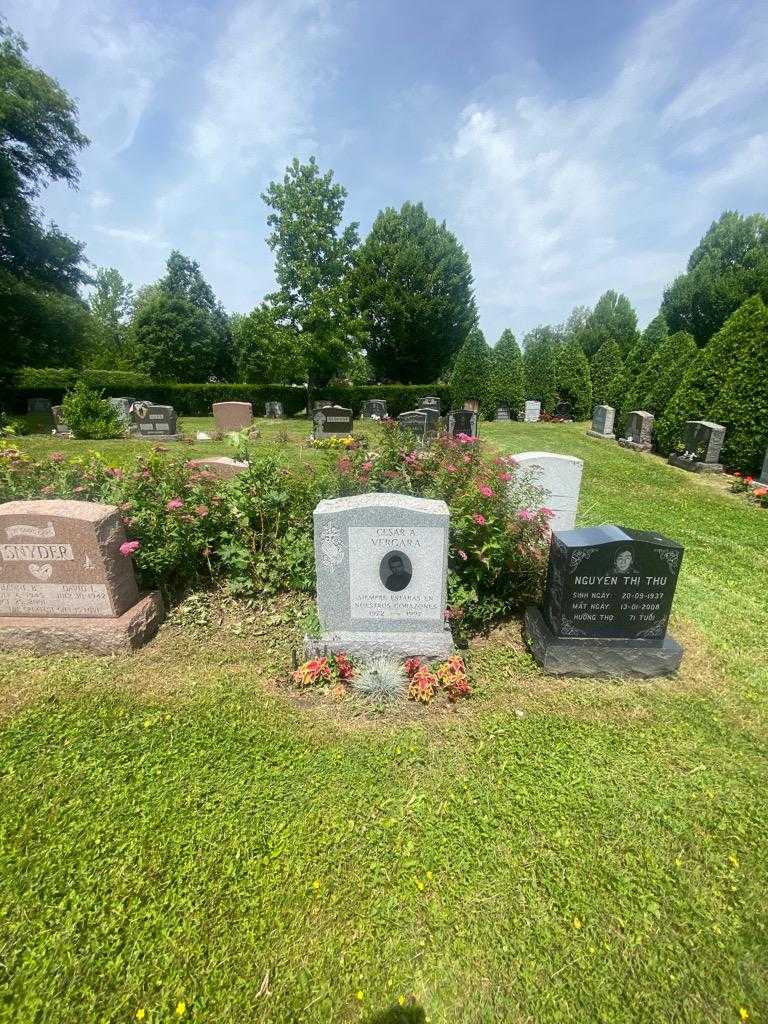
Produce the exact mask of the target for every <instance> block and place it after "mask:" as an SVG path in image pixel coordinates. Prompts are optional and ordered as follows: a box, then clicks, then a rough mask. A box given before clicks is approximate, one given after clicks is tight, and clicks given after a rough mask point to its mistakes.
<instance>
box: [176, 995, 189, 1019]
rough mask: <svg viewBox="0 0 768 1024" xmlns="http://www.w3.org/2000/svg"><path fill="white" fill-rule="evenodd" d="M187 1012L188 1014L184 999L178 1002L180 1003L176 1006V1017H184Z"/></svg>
mask: <svg viewBox="0 0 768 1024" xmlns="http://www.w3.org/2000/svg"><path fill="white" fill-rule="evenodd" d="M186 1012H187V1004H186V1003H185V1002H184V1000H183V999H180V1000H179V1001H178V1003H177V1004H176V1010H175V1013H176V1016H177V1017H183V1016H184V1014H185V1013H186Z"/></svg>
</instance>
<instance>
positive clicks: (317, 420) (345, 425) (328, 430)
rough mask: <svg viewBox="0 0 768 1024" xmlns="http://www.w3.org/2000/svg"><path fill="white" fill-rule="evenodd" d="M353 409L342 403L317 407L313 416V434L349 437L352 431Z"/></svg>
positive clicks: (316, 435) (316, 436) (317, 435)
mask: <svg viewBox="0 0 768 1024" xmlns="http://www.w3.org/2000/svg"><path fill="white" fill-rule="evenodd" d="M352 429H353V421H352V410H351V409H345V408H344V407H343V406H341V405H324V406H322V407H321V408H319V409H315V412H314V415H313V417H312V436H313V437H315V438H320V437H338V436H339V435H341V436H343V437H347V436H348V435H349V434H351V433H352Z"/></svg>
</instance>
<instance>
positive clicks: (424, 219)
mask: <svg viewBox="0 0 768 1024" xmlns="http://www.w3.org/2000/svg"><path fill="white" fill-rule="evenodd" d="M351 292H352V298H353V302H354V304H355V307H356V309H357V310H358V311H359V312H360V313H361V315H362V316H363V318H364V320H365V323H366V328H367V334H368V342H367V351H368V358H369V360H370V362H371V364H372V366H373V368H374V370H375V372H376V373H377V375H378V377H379V378H380V379H387V380H396V381H400V382H403V383H415V384H426V383H430V382H432V381H435V380H437V379H438V378H439V377H440V375H441V374H442V373H443V372H444V371H445V369H446V368H447V367H448V366H449V365H450V363H451V361H452V359H453V358H454V356H455V355H456V353H457V352H458V350H459V348H460V347H461V345H462V344H463V343H464V341H465V339H466V338H467V335H468V333H469V331H470V330H471V329H472V328H473V327H475V326H476V325H477V309H476V306H475V300H474V295H473V292H472V268H471V266H470V263H469V257H468V255H467V253H466V251H465V250H464V248H463V247H462V245H461V244H460V243H459V241H458V240H457V239H456V237H455V235H453V234H452V233H451V232H450V231H449V230H448V228H447V227H446V226H445V222H443V223H442V224H438V222H437V221H436V220H435V219H434V218H433V217H430V216H429V214H428V213H427V212H426V210H425V209H424V207H423V205H422V204H421V203H404V204H403V206H402V208H401V209H400V210H394V209H392V208H388V209H386V210H382V212H381V213H379V215H378V216H377V218H376V220H375V221H374V223H373V227H372V228H371V231H370V234H369V235H368V237H367V238H366V240H365V242H364V243H363V245H362V246H361V247H360V250H359V252H358V254H357V257H356V260H355V269H354V271H353V273H352V277H351Z"/></svg>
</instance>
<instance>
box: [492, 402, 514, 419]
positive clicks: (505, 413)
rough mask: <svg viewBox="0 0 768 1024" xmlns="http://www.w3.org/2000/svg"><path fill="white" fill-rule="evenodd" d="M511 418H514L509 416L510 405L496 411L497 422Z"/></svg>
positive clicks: (500, 407) (501, 406)
mask: <svg viewBox="0 0 768 1024" xmlns="http://www.w3.org/2000/svg"><path fill="white" fill-rule="evenodd" d="M511 418H512V417H511V416H510V415H509V406H508V405H500V406H499V407H498V409H497V410H496V415H495V417H494V419H497V420H509V419H511Z"/></svg>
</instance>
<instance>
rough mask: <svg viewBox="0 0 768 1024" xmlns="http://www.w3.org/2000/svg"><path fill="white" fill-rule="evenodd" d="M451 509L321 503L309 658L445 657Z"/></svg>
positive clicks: (390, 499)
mask: <svg viewBox="0 0 768 1024" xmlns="http://www.w3.org/2000/svg"><path fill="white" fill-rule="evenodd" d="M448 522H449V513H448V506H447V505H446V504H445V502H444V501H433V500H431V499H427V498H415V497H412V496H411V495H404V494H360V495H354V496H353V497H348V498H332V499H329V500H326V501H321V502H320V504H319V505H318V506H317V508H316V509H315V512H314V527H315V567H316V574H317V611H318V617H319V619H320V626H321V629H322V634H321V636H320V637H319V638H316V639H307V642H306V647H307V650H308V652H310V653H322V652H323V651H325V650H327V651H344V652H346V653H348V654H353V655H357V656H358V657H359V656H368V655H375V654H380V653H386V654H390V655H392V656H398V657H410V656H420V657H435V658H437V657H444V656H446V655H447V654H449V653H450V651H451V650H452V649H453V640H452V637H451V632H450V629H449V628H448V627H447V625H446V623H445V609H446V605H447V600H448V597H447V578H448Z"/></svg>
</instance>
